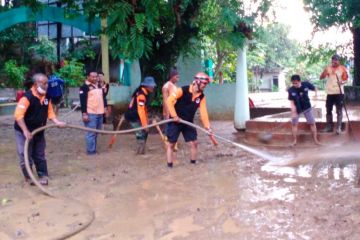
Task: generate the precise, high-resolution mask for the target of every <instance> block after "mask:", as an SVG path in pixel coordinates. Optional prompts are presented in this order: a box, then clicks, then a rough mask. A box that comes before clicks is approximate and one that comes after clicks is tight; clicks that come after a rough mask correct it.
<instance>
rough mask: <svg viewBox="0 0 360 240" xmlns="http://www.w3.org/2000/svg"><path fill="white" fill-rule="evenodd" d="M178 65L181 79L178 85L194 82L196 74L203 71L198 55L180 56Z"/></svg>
mask: <svg viewBox="0 0 360 240" xmlns="http://www.w3.org/2000/svg"><path fill="white" fill-rule="evenodd" d="M176 66H177V67H178V71H179V75H180V80H179V83H178V85H179V86H185V85H189V84H191V83H192V81H193V79H194V76H195V74H196V73H197V72H201V71H202V66H201V59H200V57H199V58H196V57H191V58H188V57H183V56H181V57H179V60H178V62H177V63H176Z"/></svg>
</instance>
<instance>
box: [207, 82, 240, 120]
mask: <svg viewBox="0 0 360 240" xmlns="http://www.w3.org/2000/svg"><path fill="white" fill-rule="evenodd" d="M205 95H206V105H207V108H208V112H209V116H210V119H224V120H225V119H226V120H232V119H234V106H235V83H226V84H222V85H218V84H210V85H209V86H207V87H206V90H205Z"/></svg>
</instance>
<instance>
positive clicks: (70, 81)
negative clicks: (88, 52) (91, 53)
mask: <svg viewBox="0 0 360 240" xmlns="http://www.w3.org/2000/svg"><path fill="white" fill-rule="evenodd" d="M56 75H57V76H59V77H60V78H62V79H63V80H64V81H65V83H66V86H67V87H79V86H80V85H81V84H82V83H83V82H84V79H85V76H84V64H82V63H80V62H77V61H75V60H71V61H70V62H69V63H67V64H65V66H63V67H62V68H60V70H59V71H58V72H57V73H56Z"/></svg>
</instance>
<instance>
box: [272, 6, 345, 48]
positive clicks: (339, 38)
mask: <svg viewBox="0 0 360 240" xmlns="http://www.w3.org/2000/svg"><path fill="white" fill-rule="evenodd" d="M273 4H274V9H275V14H276V19H277V21H278V22H280V23H284V24H286V25H289V26H290V34H289V37H290V38H292V39H296V40H298V41H299V42H302V43H305V41H307V40H310V39H312V37H311V33H312V31H313V26H312V24H311V22H310V18H311V14H310V13H308V12H306V11H305V10H304V4H303V1H302V0H273ZM351 40H352V34H351V32H350V31H347V32H345V33H343V32H342V31H341V30H340V29H337V28H331V29H330V30H328V31H326V32H322V33H316V34H315V36H314V39H313V40H312V42H311V43H312V45H314V46H317V45H319V44H325V43H330V44H334V45H337V44H346V43H348V42H349V41H351Z"/></svg>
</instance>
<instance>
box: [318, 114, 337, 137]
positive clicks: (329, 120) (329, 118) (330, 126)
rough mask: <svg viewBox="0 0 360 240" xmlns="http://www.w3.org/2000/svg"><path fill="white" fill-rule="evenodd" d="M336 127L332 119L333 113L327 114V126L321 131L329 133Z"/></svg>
mask: <svg viewBox="0 0 360 240" xmlns="http://www.w3.org/2000/svg"><path fill="white" fill-rule="evenodd" d="M333 128H334V123H333V120H332V115H326V126H325V128H324V129H323V130H321V132H324V133H328V132H332V131H333Z"/></svg>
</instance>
